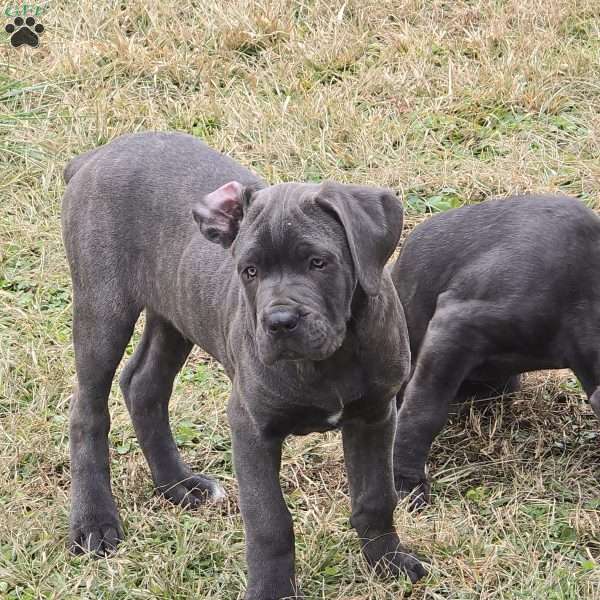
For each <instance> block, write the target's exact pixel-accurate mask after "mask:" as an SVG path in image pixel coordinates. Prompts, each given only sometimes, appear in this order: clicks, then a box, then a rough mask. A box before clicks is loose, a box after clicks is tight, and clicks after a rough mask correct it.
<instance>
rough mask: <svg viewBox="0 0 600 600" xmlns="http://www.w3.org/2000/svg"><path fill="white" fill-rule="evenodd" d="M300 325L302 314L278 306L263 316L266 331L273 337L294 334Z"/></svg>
mask: <svg viewBox="0 0 600 600" xmlns="http://www.w3.org/2000/svg"><path fill="white" fill-rule="evenodd" d="M299 323H300V313H299V312H298V311H297V310H296V309H293V308H288V307H283V306H276V307H274V308H271V309H270V310H268V311H265V314H264V315H263V326H264V328H265V331H266V332H267V333H268V334H269V335H272V336H283V335H287V334H290V333H293V332H294V331H295V330H296V329H297V328H298V324H299Z"/></svg>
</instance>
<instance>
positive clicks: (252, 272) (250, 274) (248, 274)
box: [242, 267, 258, 280]
mask: <svg viewBox="0 0 600 600" xmlns="http://www.w3.org/2000/svg"><path fill="white" fill-rule="evenodd" d="M257 273H258V271H257V270H256V267H246V268H245V269H244V270H243V271H242V275H243V276H244V277H245V278H246V279H247V280H250V279H254V278H255V277H256V275H257Z"/></svg>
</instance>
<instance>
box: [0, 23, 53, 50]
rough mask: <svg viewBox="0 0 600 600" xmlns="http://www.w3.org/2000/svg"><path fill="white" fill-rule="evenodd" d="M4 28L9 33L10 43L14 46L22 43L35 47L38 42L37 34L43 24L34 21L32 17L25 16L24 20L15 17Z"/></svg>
mask: <svg viewBox="0 0 600 600" xmlns="http://www.w3.org/2000/svg"><path fill="white" fill-rule="evenodd" d="M4 29H5V30H6V32H7V33H10V34H11V36H10V43H11V44H12V45H13V46H14V47H15V48H18V47H19V46H22V45H23V44H27V45H28V46H31V47H32V48H36V47H37V46H38V44H39V43H40V38H39V35H40V34H41V33H43V31H44V26H43V25H42V24H41V23H36V22H35V19H34V18H33V17H27V18H26V19H25V21H23V19H22V18H21V17H16V18H15V20H14V21H13V22H12V23H8V25H6V27H4Z"/></svg>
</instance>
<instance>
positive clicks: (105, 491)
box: [69, 291, 139, 554]
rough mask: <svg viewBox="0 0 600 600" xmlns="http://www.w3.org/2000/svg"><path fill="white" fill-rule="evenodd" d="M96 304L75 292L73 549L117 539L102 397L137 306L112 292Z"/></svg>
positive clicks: (108, 547)
mask: <svg viewBox="0 0 600 600" xmlns="http://www.w3.org/2000/svg"><path fill="white" fill-rule="evenodd" d="M112 296H113V297H112V299H111V303H110V304H109V303H106V302H104V303H102V302H97V301H96V300H97V299H91V298H90V297H88V296H86V295H85V294H83V293H77V291H76V292H75V295H74V309H73V344H74V347H75V363H76V369H77V387H76V390H75V393H74V394H73V397H72V400H71V414H70V435H69V442H70V451H71V517H70V543H71V549H72V550H73V552H75V553H83V552H96V553H98V554H107V553H110V552H112V551H113V550H114V549H115V547H116V545H117V544H118V543H119V541H120V540H121V539H122V529H121V523H120V521H119V515H118V512H117V507H116V504H115V501H114V499H113V496H112V492H111V486H110V468H109V456H108V431H109V429H110V416H109V412H108V395H109V392H110V386H111V383H112V379H113V377H114V374H115V370H116V368H117V365H118V364H119V361H120V360H121V358H122V356H123V352H124V351H125V347H126V345H127V343H128V342H129V339H130V337H131V334H132V332H133V327H134V325H135V322H136V320H137V317H138V315H139V310H136V309H134V308H133V307H132V305H131V304H130V303H128V302H127V301H125V300H123V301H119V300H118V299H117V298H116V297H114V296H115V295H114V294H113V295H112Z"/></svg>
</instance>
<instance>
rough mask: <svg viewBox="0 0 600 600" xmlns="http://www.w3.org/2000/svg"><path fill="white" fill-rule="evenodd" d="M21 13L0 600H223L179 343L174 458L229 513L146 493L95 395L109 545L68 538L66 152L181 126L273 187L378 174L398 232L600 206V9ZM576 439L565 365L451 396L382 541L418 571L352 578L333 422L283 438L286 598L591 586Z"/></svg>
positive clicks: (226, 457) (2, 403) (232, 587)
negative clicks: (197, 475)
mask: <svg viewBox="0 0 600 600" xmlns="http://www.w3.org/2000/svg"><path fill="white" fill-rule="evenodd" d="M7 4H8V2H7ZM121 5H122V6H121ZM0 6H2V5H0ZM41 21H42V22H43V24H44V25H45V26H46V32H45V33H44V34H43V37H42V43H41V46H40V47H39V48H38V49H36V50H32V49H30V48H21V49H19V50H15V49H13V48H11V47H10V46H9V45H8V44H7V43H6V42H5V41H2V40H0V61H1V62H2V67H1V69H0V191H1V192H2V199H3V202H2V205H1V209H0V211H1V216H0V239H1V241H2V242H1V248H0V265H1V267H0V269H1V270H0V304H1V309H0V310H1V312H0V332H1V335H2V344H1V345H0V380H1V384H0V461H1V464H2V469H1V470H0V523H1V525H0V597H2V598H4V597H6V598H19V599H32V598H54V599H59V598H60V599H61V600H62V599H64V598H119V599H120V598H135V599H142V598H164V599H184V598H191V597H199V598H212V599H217V598H218V599H220V600H228V599H234V598H238V597H239V595H240V594H241V591H242V590H243V587H244V577H245V575H244V564H243V535H242V528H241V521H240V518H239V514H238V511H237V506H236V500H235V499H236V485H235V481H234V479H233V476H232V471H231V460H230V458H231V457H230V443H229V434H228V430H227V426H226V423H225V419H224V414H223V412H224V411H223V409H224V405H225V401H226V397H227V383H226V381H225V379H224V377H223V375H222V373H221V371H220V370H219V369H218V368H217V367H216V366H215V365H214V364H212V363H206V361H204V360H203V359H202V357H201V355H200V354H196V355H195V356H194V358H193V359H192V360H190V362H189V363H188V365H187V366H186V367H185V369H184V371H183V373H182V375H181V377H180V380H179V383H178V385H177V389H176V391H175V394H174V402H173V407H172V408H173V422H174V428H175V430H176V432H177V436H178V440H179V442H180V444H181V445H182V447H183V449H184V453H185V454H186V456H187V457H188V458H189V460H190V461H191V462H192V463H194V464H195V465H197V466H198V467H199V468H202V469H204V470H206V471H207V472H211V473H213V474H215V475H217V476H219V477H220V478H222V479H223V480H224V482H225V484H226V487H227V488H228V489H229V491H230V498H231V500H230V502H229V504H228V505H226V506H225V507H223V508H222V509H216V508H209V509H206V510H205V511H202V512H200V513H198V514H186V513H184V512H183V511H180V510H178V509H175V508H172V507H170V506H167V505H166V504H165V503H164V502H163V501H161V500H159V499H156V498H155V497H153V496H152V489H151V484H150V480H149V478H148V472H147V467H146V465H145V464H144V461H143V458H142V456H141V453H140V451H139V448H138V446H137V443H136V441H135V438H134V436H133V433H132V429H131V426H130V424H129V421H128V419H127V417H126V415H125V410H124V407H123V405H122V402H121V399H120V397H119V394H118V393H117V391H116V390H115V393H114V394H113V399H112V400H111V403H112V413H113V415H114V419H113V431H112V433H111V441H112V445H113V449H114V450H113V460H112V469H113V486H114V491H115V494H116V496H117V499H118V503H119V505H120V507H121V515H122V517H123V518H124V521H125V528H126V535H127V538H126V541H125V543H124V544H123V546H122V550H121V551H120V552H119V554H118V555H117V556H116V557H114V558H112V559H110V560H101V561H94V560H91V559H89V558H74V557H71V556H70V555H69V554H68V553H67V552H66V549H65V543H64V542H65V538H66V534H67V511H68V484H69V470H68V452H67V440H66V421H67V407H68V396H69V393H70V386H71V383H72V374H73V360H72V351H71V346H70V285H69V280H68V274H67V270H66V264H65V260H64V257H63V251H62V247H61V242H60V231H59V212H60V198H61V194H62V191H63V183H62V180H61V170H62V168H63V166H64V164H65V163H66V161H67V160H68V159H69V158H70V157H71V156H73V155H74V154H77V153H79V152H82V151H84V150H87V149H89V148H91V147H94V146H96V145H98V144H100V143H104V142H106V141H108V140H110V139H112V138H114V137H116V136H117V135H120V134H122V133H125V132H131V131H137V130H147V129H161V130H173V129H177V130H183V131H188V132H190V133H193V134H194V135H197V136H199V137H202V138H204V139H205V140H206V141H208V143H210V144H211V145H212V146H214V147H216V148H218V149H220V150H223V151H225V152H227V153H229V154H230V155H232V156H234V157H235V158H237V159H238V160H239V161H241V162H242V163H244V164H246V165H248V166H250V167H252V168H254V169H255V170H257V171H258V172H259V173H260V174H262V175H263V176H264V177H265V178H267V179H268V180H270V181H272V182H278V181H283V180H320V179H322V178H331V179H338V180H341V181H353V182H360V183H377V184H379V185H388V186H391V187H393V188H395V189H397V190H399V191H400V192H402V194H403V197H404V200H405V202H406V204H407V207H408V209H409V218H408V219H407V222H408V226H409V227H411V226H412V225H414V223H415V222H417V221H419V220H421V219H422V218H424V215H425V213H426V212H427V211H428V210H440V209H445V208H447V207H448V206H454V205H457V204H460V203H462V202H476V201H479V200H480V199H482V198H483V197H485V196H487V195H490V194H504V193H507V192H513V191H527V190H529V191H534V190H535V191H541V190H553V191H559V190H560V191H566V192H569V193H571V194H575V195H577V196H579V197H580V198H581V199H582V200H583V201H585V202H587V203H589V204H590V205H596V206H597V207H600V204H598V199H599V198H600V159H599V157H600V77H599V74H600V5H599V4H598V2H597V0H577V1H567V0H562V1H556V0H546V1H543V0H518V1H517V0H507V1H501V0H497V1H493V0H490V1H481V0H471V1H467V0H458V1H455V2H450V1H441V0H434V1H416V0H411V1H407V2H394V1H392V0H378V1H370V0H365V1H359V0H348V1H346V2H324V1H319V0H287V1H282V2H276V1H266V0H263V1H258V2H241V1H238V0H228V1H227V2H204V1H194V0H189V1H187V2H186V1H183V2H182V1H180V2H174V1H173V0H161V2H149V1H146V2H142V1H139V0H132V1H126V0H123V2H115V3H100V2H91V1H90V0H82V1H81V2H77V3H76V2H68V1H65V2H62V3H59V2H51V3H48V9H47V11H46V14H45V15H44V16H43V18H41ZM598 432H599V428H598V423H597V422H596V421H595V420H594V419H593V417H592V413H591V411H590V409H589V407H588V406H587V405H586V404H585V403H584V401H583V396H582V394H581V392H580V390H579V388H578V387H577V385H576V382H574V380H573V379H572V378H571V377H570V375H569V374H568V373H558V374H553V375H545V374H544V375H535V376H530V377H529V378H528V379H527V383H526V386H525V390H524V392H522V393H521V394H519V395H517V396H516V397H514V398H512V399H510V400H508V399H505V400H504V401H503V402H496V403H492V404H490V405H486V406H478V405H473V406H468V407H466V408H465V409H464V411H463V414H462V415H460V416H459V417H457V418H456V419H454V421H453V423H452V424H451V426H450V427H448V428H447V429H446V431H445V433H444V435H443V436H441V437H440V439H439V440H438V442H437V443H436V447H435V452H434V455H433V458H432V466H433V470H434V472H435V476H436V480H435V481H436V482H435V488H434V491H435V493H436V498H435V502H434V504H433V506H432V507H430V508H429V509H427V510H426V511H424V512H423V513H421V514H419V515H410V514H408V513H406V512H405V511H404V510H402V509H399V510H398V512H397V523H398V527H399V529H400V530H401V532H402V537H403V538H404V540H406V542H407V543H408V544H409V545H410V546H411V547H413V548H415V549H416V550H417V551H418V552H420V553H421V554H423V555H425V556H428V557H429V558H430V559H431V561H432V568H431V576H430V577H429V578H428V579H427V580H425V581H423V582H421V583H419V584H418V585H416V586H414V587H413V588H412V589H411V588H410V586H408V585H406V584H405V583H404V582H402V581H400V582H389V581H379V580H375V579H373V578H372V577H370V576H369V575H368V573H367V572H366V570H365V567H364V564H363V561H362V559H361V558H360V556H359V552H358V544H357V541H356V539H355V536H354V535H353V533H352V532H351V531H349V528H348V523H347V520H348V519H347V518H348V501H347V496H346V484H345V480H344V476H343V467H342V462H341V451H340V440H339V438H338V436H336V435H327V436H309V437H306V438H301V439H300V438H298V439H293V440H290V443H289V444H288V446H287V451H286V459H285V466H284V469H283V476H282V479H283V484H284V486H285V489H286V490H287V495H288V498H289V502H290V505H291V507H292V509H293V512H294V516H295V521H296V526H297V532H298V541H297V544H298V565H299V573H300V578H301V581H302V584H303V587H304V589H305V591H306V593H307V595H308V597H309V598H327V599H333V600H335V599H340V600H341V599H346V600H350V599H353V600H358V599H361V600H367V599H368V600H376V599H388V598H402V597H407V596H408V595H409V594H412V595H411V598H415V599H419V600H420V599H423V600H425V599H427V600H434V599H435V600H438V599H442V598H444V599H453V600H470V599H473V600H474V599H481V600H504V599H511V600H512V599H515V600H517V599H519V600H523V599H526V600H530V599H531V600H537V599H542V598H548V599H550V600H576V599H577V600H579V599H587V600H591V599H593V598H598V597H600V568H599V566H598V564H599V562H600V512H599V510H600V483H599V480H598V479H599V470H600V467H599V465H600V450H599V443H600V437H599V433H598Z"/></svg>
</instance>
